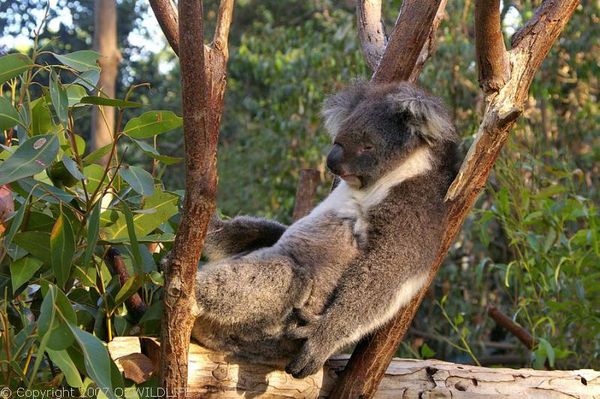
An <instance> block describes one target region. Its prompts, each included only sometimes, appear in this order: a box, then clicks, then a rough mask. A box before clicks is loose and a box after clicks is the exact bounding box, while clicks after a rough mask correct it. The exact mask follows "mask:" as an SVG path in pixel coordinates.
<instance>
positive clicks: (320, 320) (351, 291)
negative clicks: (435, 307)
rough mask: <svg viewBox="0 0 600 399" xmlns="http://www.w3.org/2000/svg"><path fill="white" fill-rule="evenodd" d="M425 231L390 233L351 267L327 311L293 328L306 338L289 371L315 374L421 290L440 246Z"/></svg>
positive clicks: (390, 316) (294, 334)
mask: <svg viewBox="0 0 600 399" xmlns="http://www.w3.org/2000/svg"><path fill="white" fill-rule="evenodd" d="M410 227H414V226H410ZM421 230H422V229H420V228H418V227H417V228H415V229H413V230H410V229H409V230H404V231H403V232H401V233H400V236H394V235H391V236H389V237H387V238H386V239H385V240H384V242H380V243H379V244H380V245H378V246H377V247H376V248H373V249H372V250H370V251H369V252H366V253H364V254H362V255H360V256H359V257H358V258H357V259H356V260H355V261H354V262H353V264H351V265H350V266H349V267H348V269H347V270H346V272H345V273H344V275H343V276H342V278H341V280H340V282H339V284H338V286H337V288H336V291H335V292H334V296H333V298H332V300H331V303H330V304H329V305H328V306H327V307H326V310H325V311H324V312H323V314H322V315H320V316H316V317H314V318H313V320H310V321H309V323H308V325H306V326H300V327H297V328H296V329H295V332H294V330H292V333H291V335H290V336H291V337H292V338H301V339H305V342H304V344H303V347H302V349H301V350H300V352H299V354H298V355H297V356H296V357H295V358H294V359H293V360H292V362H290V363H289V364H288V366H287V368H286V371H287V372H288V373H290V374H292V375H293V376H294V377H297V378H301V377H306V376H308V375H311V374H314V373H315V372H317V371H318V370H319V369H320V368H321V367H322V366H323V364H324V363H325V361H326V360H327V359H328V358H329V357H330V356H331V355H333V354H334V353H335V352H336V351H337V350H339V349H341V348H342V347H344V346H347V345H348V344H351V343H353V342H356V341H358V340H359V339H360V338H361V337H363V336H364V335H366V334H368V333H370V332H372V331H374V330H375V329H376V328H378V327H379V326H381V325H383V324H384V323H385V322H387V321H388V320H390V319H391V318H392V317H393V316H394V315H395V314H396V312H397V311H398V310H399V309H400V307H401V306H403V305H405V304H407V303H408V302H409V301H410V300H411V299H412V298H413V297H414V296H415V295H416V294H417V293H418V292H419V290H420V289H421V288H422V287H423V285H424V284H425V283H426V281H427V278H428V273H429V269H430V266H431V264H432V262H433V259H434V257H435V254H436V252H437V245H439V244H436V243H435V242H433V240H431V239H426V238H424V237H423V236H422V235H421V233H422V231H421ZM405 242H408V243H409V244H407V245H404V244H399V243H405ZM305 319H306V320H309V319H308V318H305Z"/></svg>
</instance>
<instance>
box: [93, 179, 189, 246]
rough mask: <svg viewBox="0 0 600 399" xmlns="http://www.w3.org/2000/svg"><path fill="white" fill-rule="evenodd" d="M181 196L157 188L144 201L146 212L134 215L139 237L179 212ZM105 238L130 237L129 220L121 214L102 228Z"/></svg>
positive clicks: (136, 232)
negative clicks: (109, 224) (178, 202)
mask: <svg viewBox="0 0 600 399" xmlns="http://www.w3.org/2000/svg"><path fill="white" fill-rule="evenodd" d="M178 200H179V197H178V196H177V195H175V194H171V193H168V192H162V191H159V190H156V191H155V192H154V194H153V195H151V196H149V197H147V198H146V199H145V201H144V206H143V211H144V213H136V214H134V215H133V224H134V226H135V234H136V236H137V237H143V236H146V235H148V234H150V233H151V232H152V231H153V230H154V229H156V228H157V227H158V226H160V225H161V224H163V223H164V222H166V221H167V220H169V218H170V217H171V216H173V215H175V214H176V213H177V201H178ZM102 238H103V239H109V240H110V239H118V238H128V233H127V222H126V220H125V217H124V216H119V218H118V219H117V221H116V222H115V223H114V224H113V225H111V226H109V227H107V228H105V229H103V230H102Z"/></svg>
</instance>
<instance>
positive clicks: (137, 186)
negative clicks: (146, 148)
mask: <svg viewBox="0 0 600 399" xmlns="http://www.w3.org/2000/svg"><path fill="white" fill-rule="evenodd" d="M119 175H120V176H121V177H122V178H123V180H125V181H126V182H127V183H129V185H130V186H131V188H132V189H133V190H134V191H135V192H136V193H139V194H142V195H144V196H147V195H152V193H153V192H154V178H153V177H152V175H151V174H150V173H148V172H146V171H145V170H144V169H142V168H140V167H139V166H128V165H124V166H123V167H122V168H121V169H119Z"/></svg>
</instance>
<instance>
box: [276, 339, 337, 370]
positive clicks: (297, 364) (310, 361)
mask: <svg viewBox="0 0 600 399" xmlns="http://www.w3.org/2000/svg"><path fill="white" fill-rule="evenodd" d="M309 345H310V344H309V343H308V342H307V343H305V344H304V347H303V348H302V350H301V351H300V353H299V354H298V356H297V357H296V358H295V359H294V360H292V361H291V362H290V363H289V364H288V365H287V366H286V368H285V372H286V373H288V374H291V375H292V376H293V377H294V378H305V377H308V376H309V375H313V374H315V373H317V372H318V371H319V370H320V369H321V368H322V367H323V364H325V360H326V359H327V358H326V357H325V358H322V357H321V356H320V355H319V354H317V353H313V351H311V350H310V349H308V348H309Z"/></svg>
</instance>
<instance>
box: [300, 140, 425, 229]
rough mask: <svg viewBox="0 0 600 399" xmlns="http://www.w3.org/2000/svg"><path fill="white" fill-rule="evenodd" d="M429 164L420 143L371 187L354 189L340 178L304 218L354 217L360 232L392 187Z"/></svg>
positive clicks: (356, 227) (419, 172)
mask: <svg viewBox="0 0 600 399" xmlns="http://www.w3.org/2000/svg"><path fill="white" fill-rule="evenodd" d="M431 166H432V164H431V153H430V151H429V149H428V148H427V147H423V148H420V149H418V150H417V151H415V152H414V153H413V154H412V155H411V156H410V157H408V158H407V159H406V160H405V161H404V162H402V163H401V164H400V165H399V166H398V167H396V169H394V170H392V171H390V172H388V173H387V174H385V175H384V176H383V177H382V178H381V179H379V180H378V181H377V182H375V183H374V184H373V185H371V186H370V187H367V188H365V189H357V188H354V187H351V186H350V185H348V184H347V183H346V182H344V181H342V182H341V183H340V184H339V185H338V186H337V187H336V188H335V190H333V192H332V193H331V194H330V195H329V196H328V197H327V198H326V199H325V200H324V201H323V202H321V203H320V204H319V206H317V207H316V208H315V209H314V210H313V211H312V212H311V213H310V214H309V215H308V216H307V217H306V219H311V218H314V217H320V215H322V214H323V213H326V212H333V213H335V214H336V215H338V216H339V217H342V218H349V219H354V220H355V221H356V223H355V225H354V234H355V235H359V236H362V235H363V234H365V232H366V229H367V227H368V225H367V220H366V215H367V212H368V211H369V209H371V208H372V207H374V206H376V205H377V204H379V203H380V202H381V201H383V200H384V199H385V198H386V197H387V195H388V193H389V191H390V189H391V188H392V187H394V186H396V185H398V184H400V183H402V182H403V181H405V180H408V179H410V178H412V177H415V176H418V175H421V174H423V173H425V172H427V171H428V170H430V169H431Z"/></svg>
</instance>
